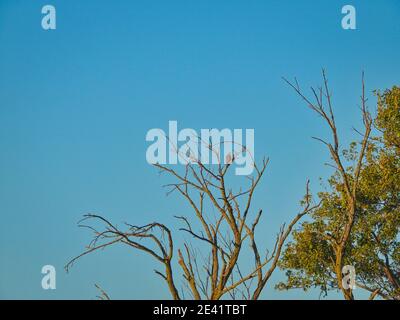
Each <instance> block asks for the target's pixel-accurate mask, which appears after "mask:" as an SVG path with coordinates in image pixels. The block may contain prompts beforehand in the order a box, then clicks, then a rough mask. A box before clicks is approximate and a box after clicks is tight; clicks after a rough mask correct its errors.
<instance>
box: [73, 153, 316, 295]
mask: <svg viewBox="0 0 400 320" xmlns="http://www.w3.org/2000/svg"><path fill="white" fill-rule="evenodd" d="M209 149H210V150H211V151H212V152H217V151H215V150H214V149H213V148H212V147H211V146H209ZM243 150H245V148H243ZM218 156H219V155H218ZM227 158H229V161H227V164H218V165H205V164H203V163H202V162H200V161H198V160H196V159H192V161H189V162H188V163H187V165H185V166H184V168H181V172H179V171H178V170H177V169H173V168H172V167H171V166H164V165H160V164H156V165H155V166H156V167H157V168H158V169H159V170H160V172H161V173H166V174H168V175H170V176H172V177H173V178H174V180H175V182H174V183H171V184H168V185H167V186H166V187H167V188H169V189H168V193H171V192H177V193H179V194H180V195H181V196H182V197H183V199H185V200H186V202H187V204H188V205H189V207H190V208H191V211H192V214H191V216H190V217H185V216H178V217H176V218H177V219H179V220H180V221H181V222H182V223H183V227H182V228H181V229H180V230H181V231H183V232H185V233H187V234H188V235H189V236H190V238H191V239H193V240H196V241H197V243H198V245H196V246H194V245H193V244H192V242H191V241H185V242H184V244H183V247H182V248H180V249H178V250H177V262H178V264H179V267H180V269H181V272H182V274H183V277H182V281H183V286H182V290H181V291H178V289H177V285H176V280H175V277H174V275H175V273H173V264H172V260H173V258H174V254H175V252H174V244H173V239H172V232H171V230H170V229H169V228H168V227H167V226H165V225H164V224H161V223H159V222H153V223H150V224H148V225H145V226H134V225H130V224H127V223H126V224H125V229H124V230H122V229H120V228H118V227H117V226H116V225H115V224H113V223H111V222H110V221H109V220H107V219H105V218H104V217H102V216H99V215H95V214H88V215H86V216H85V217H84V219H83V220H82V221H81V223H80V226H82V227H86V228H89V229H90V230H92V231H93V233H94V238H93V240H92V241H91V242H90V243H89V245H88V246H87V249H86V250H85V251H84V252H83V253H81V254H80V255H78V256H77V257H75V258H74V259H72V260H71V261H70V262H68V264H67V265H66V270H67V271H68V269H69V268H70V267H71V266H72V265H73V264H74V262H75V261H76V260H77V259H79V258H81V257H82V256H85V255H87V254H89V253H92V252H94V251H97V250H99V249H104V248H105V247H108V246H111V245H114V244H117V243H119V244H125V245H128V246H130V247H132V248H133V249H137V250H140V251H143V252H145V253H147V254H149V255H150V256H152V257H153V258H155V259H156V260H157V261H158V262H159V263H160V264H161V265H162V266H163V270H162V271H159V270H155V272H156V274H157V275H159V276H160V277H161V278H162V279H163V280H164V281H165V282H166V284H167V285H168V289H169V292H170V294H171V296H172V298H173V299H181V298H184V297H185V295H184V293H185V292H188V293H189V295H190V297H191V298H193V299H210V300H217V299H220V298H222V297H223V296H224V295H229V296H230V298H231V299H237V298H240V299H258V298H259V297H260V294H261V292H262V290H263V289H264V287H265V285H266V284H267V282H268V280H269V279H270V277H271V275H272V273H273V272H274V270H275V269H276V267H277V263H278V260H279V257H280V255H281V251H282V247H283V245H284V243H285V240H286V239H287V238H288V236H289V235H290V233H291V231H292V228H293V226H294V225H295V224H296V223H297V221H299V219H301V218H302V217H303V216H304V215H306V214H307V213H309V212H311V211H312V210H314V209H315V208H316V207H317V206H318V205H319V204H317V205H312V199H311V195H310V193H309V183H308V182H307V186H306V195H305V198H304V201H303V202H302V204H303V208H302V210H301V212H300V213H298V214H297V215H296V216H295V217H294V219H293V220H292V221H291V222H290V223H289V224H288V225H287V226H285V225H283V226H282V227H281V228H280V230H279V232H278V234H277V235H276V240H275V244H274V246H273V249H272V251H271V252H270V251H268V250H265V251H264V252H261V251H260V249H259V246H258V244H257V242H256V228H257V225H258V224H259V221H260V218H261V216H262V210H258V211H257V213H256V214H254V213H253V209H252V207H251V204H252V200H253V196H254V193H255V190H256V188H257V186H258V185H259V182H260V180H261V178H262V176H263V174H264V172H265V170H266V168H267V165H268V160H267V159H264V160H263V162H262V165H261V167H260V168H259V167H258V166H257V165H256V164H254V174H253V175H252V176H246V177H242V178H243V179H248V180H249V183H248V185H247V187H246V189H239V190H236V191H234V190H233V189H232V188H231V187H229V186H228V182H227V180H230V179H233V177H230V176H229V172H230V168H231V167H232V163H233V162H234V160H235V156H232V157H231V156H228V157H227ZM236 178H237V177H236ZM250 218H251V222H249V220H250ZM193 221H194V222H193ZM94 222H98V223H100V229H99V228H96V227H95V226H94V225H98V224H95V223H94ZM200 243H202V245H201V244H200ZM245 244H247V245H249V247H250V250H251V252H252V255H253V257H254V265H253V267H251V269H250V270H246V271H244V270H243V269H249V268H248V263H246V264H245V266H246V267H247V268H245V267H243V266H242V264H241V263H240V261H239V258H240V256H241V253H242V252H243V251H246V250H243V248H244V246H245ZM247 252H248V251H247ZM175 272H176V270H175Z"/></svg>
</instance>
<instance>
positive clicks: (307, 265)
mask: <svg viewBox="0 0 400 320" xmlns="http://www.w3.org/2000/svg"><path fill="white" fill-rule="evenodd" d="M292 86H293V87H294V88H295V90H296V91H297V93H299V94H300V95H301V96H302V97H303V98H304V99H306V101H307V103H308V104H309V105H310V106H311V108H312V109H313V110H314V111H317V112H318V113H320V114H321V113H322V116H323V117H324V114H326V113H325V111H324V110H325V107H324V105H323V101H324V100H323V99H324V98H325V101H328V102H327V104H328V105H329V110H330V111H329V116H328V117H324V118H325V120H326V122H327V123H328V125H329V126H330V128H331V129H332V130H331V132H332V136H333V141H334V142H333V144H331V143H327V142H325V141H322V140H320V139H318V140H320V141H322V142H323V143H325V144H326V145H327V146H328V148H329V150H330V154H331V158H332V160H333V164H330V165H331V166H332V167H333V168H334V173H333V175H332V176H331V177H330V178H329V179H328V188H326V191H324V192H320V193H319V195H318V196H319V198H320V200H321V206H320V207H319V208H317V209H316V210H315V211H313V212H312V213H311V216H310V217H311V220H310V221H306V222H303V223H302V225H301V227H300V228H298V229H297V230H295V231H294V232H293V240H292V241H291V242H289V243H288V244H287V246H286V249H285V251H284V254H283V257H282V259H281V261H280V264H279V265H280V267H281V268H282V269H284V270H286V275H287V280H286V281H285V282H282V283H279V284H278V285H277V287H278V288H279V289H282V290H283V289H293V288H302V289H304V290H308V289H309V288H311V287H317V288H320V290H321V292H322V293H323V294H326V293H327V292H328V291H329V290H341V292H342V293H343V296H344V298H345V299H353V298H354V296H353V290H352V287H351V286H346V285H345V281H344V280H345V279H343V276H344V274H342V268H343V266H345V265H350V266H353V267H354V268H355V272H356V277H355V280H356V285H357V286H358V287H360V288H363V289H365V290H368V291H369V292H371V296H370V299H373V298H375V297H376V296H380V297H382V298H384V299H396V300H399V299H400V244H399V227H400V88H399V87H393V88H392V89H391V90H386V91H385V92H384V93H380V92H376V96H377V98H378V107H377V116H376V117H375V119H373V120H371V118H370V115H369V113H368V111H367V109H366V98H365V95H364V81H363V94H362V97H361V104H362V107H361V110H362V115H363V122H364V127H365V130H364V132H363V133H359V132H358V131H356V132H357V133H358V134H360V135H361V141H355V142H352V143H351V144H350V146H349V148H347V149H342V150H341V149H340V147H339V138H338V134H337V130H336V125H335V123H334V116H333V112H332V109H331V102H330V100H331V95H330V92H329V90H328V86H327V80H326V78H325V74H324V88H325V90H323V89H321V91H320V92H319V93H318V92H317V91H315V90H313V92H314V97H315V98H316V101H317V103H316V105H315V104H314V103H311V102H310V101H309V100H308V99H307V98H305V96H304V95H303V94H302V93H301V91H300V89H299V86H298V84H297V82H296V85H292ZM371 124H372V126H374V127H375V129H376V130H374V133H373V135H372V136H371V134H370V132H371ZM375 132H376V133H375Z"/></svg>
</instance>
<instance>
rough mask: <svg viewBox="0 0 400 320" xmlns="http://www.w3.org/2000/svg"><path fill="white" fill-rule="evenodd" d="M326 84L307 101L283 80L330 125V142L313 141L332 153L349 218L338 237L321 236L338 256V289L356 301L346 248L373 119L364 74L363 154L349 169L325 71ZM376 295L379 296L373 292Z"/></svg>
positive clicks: (315, 90)
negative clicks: (346, 279)
mask: <svg viewBox="0 0 400 320" xmlns="http://www.w3.org/2000/svg"><path fill="white" fill-rule="evenodd" d="M322 76H323V85H322V86H321V87H319V88H317V89H315V88H311V93H312V95H311V96H312V97H311V98H308V97H307V96H306V95H305V94H304V93H303V92H302V90H301V89H300V86H299V84H298V82H297V80H296V79H295V81H294V82H290V81H288V80H286V79H285V78H284V80H285V81H286V82H287V83H288V84H289V85H290V86H291V87H292V88H293V89H294V90H295V91H296V93H297V94H298V95H299V96H300V97H301V98H302V99H303V100H304V101H305V102H306V104H307V105H308V107H309V108H310V109H311V110H313V111H314V112H316V113H317V114H318V115H319V116H321V117H322V119H323V120H324V121H325V123H326V124H327V125H328V127H329V129H330V132H331V138H332V141H331V142H327V141H325V140H323V139H320V138H316V137H314V139H316V140H318V141H320V142H322V143H323V144H324V145H325V146H326V147H327V148H328V150H329V153H330V155H331V159H332V160H333V164H329V165H330V166H332V167H333V168H334V169H335V170H336V171H337V172H338V173H339V175H340V177H341V180H342V184H343V188H344V191H345V197H346V199H345V201H346V212H345V214H346V219H345V223H344V225H343V226H342V227H341V229H340V235H339V236H336V237H335V236H333V235H332V234H329V233H324V234H323V235H322V236H323V237H324V238H325V239H326V240H327V241H328V242H329V243H330V245H331V247H332V249H333V252H334V255H335V261H334V265H335V270H334V272H335V274H336V279H337V285H338V288H339V289H340V290H341V291H342V293H343V296H344V298H345V299H347V300H353V298H354V297H353V292H352V288H346V287H345V286H343V284H342V282H343V275H342V270H343V260H344V256H345V252H346V247H347V246H348V242H349V239H350V235H351V232H352V228H353V225H354V222H355V219H356V213H357V205H358V203H357V192H358V188H359V180H360V173H361V170H362V167H363V164H364V160H365V157H366V153H367V147H368V144H369V139H370V134H371V129H372V118H371V115H370V113H369V111H368V109H367V105H366V103H367V99H366V97H365V84H364V74H363V75H362V94H361V111H362V119H363V125H364V132H362V133H361V132H359V134H360V135H361V137H362V141H361V147H360V151H359V153H358V159H356V165H355V168H354V170H351V171H349V170H346V168H345V159H343V155H342V153H341V152H342V150H341V148H340V143H339V136H338V132H337V131H338V130H337V127H336V123H335V117H334V113H333V109H332V100H331V97H332V94H331V91H330V89H329V86H328V80H327V77H326V73H325V71H324V70H322ZM372 293H373V294H374V296H375V295H376V294H377V293H376V292H374V290H372Z"/></svg>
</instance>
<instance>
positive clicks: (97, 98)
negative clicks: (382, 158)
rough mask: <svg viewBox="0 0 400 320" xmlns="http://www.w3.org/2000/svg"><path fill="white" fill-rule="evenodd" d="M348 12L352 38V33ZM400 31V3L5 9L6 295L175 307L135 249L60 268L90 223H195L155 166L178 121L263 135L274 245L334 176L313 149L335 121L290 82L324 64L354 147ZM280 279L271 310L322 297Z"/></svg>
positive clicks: (0, 185)
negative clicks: (46, 18)
mask: <svg viewBox="0 0 400 320" xmlns="http://www.w3.org/2000/svg"><path fill="white" fill-rule="evenodd" d="M349 3H350V4H353V5H354V6H355V7H356V9H357V30H355V31H345V30H343V29H342V28H341V24H340V22H341V18H342V14H341V8H342V6H343V5H345V4H349ZM45 4H52V5H54V6H55V7H56V9H57V29H56V30H55V31H44V30H43V29H42V28H41V19H42V14H41V8H42V6H43V5H45ZM399 18H400V2H399V1H398V0H385V1H382V0H371V1H353V0H352V1H338V0H330V1H315V0H304V1H294V0H293V1H288V0H286V1H266V0H263V1H261V0H260V1H237V0H234V1H211V0H210V1H205V0H204V1H183V0H182V1H175V0H171V1H161V0H159V1H133V0H130V1H128V0H126V1H122V0H117V1H111V0H110V1H105V0H104V1H100V0H96V1H95V0H85V1H77V0H68V1H66V0H64V1H61V0H47V1H36V0H35V1H33V0H32V1H23V0H0V150H1V151H0V152H1V156H0V215H1V224H0V257H1V261H0V298H35V299H41V298H49V299H53V298H58V299H60V298H61V299H63V298H85V299H92V298H94V297H95V295H96V293H97V291H96V289H95V288H94V286H93V285H94V283H98V284H100V285H101V286H102V287H103V288H104V289H106V291H107V292H108V293H109V294H110V295H111V297H113V298H132V299H134V298H161V299H162V298H167V297H169V296H168V292H167V289H166V287H165V286H164V284H161V282H160V280H159V279H158V278H157V277H156V276H155V275H154V274H153V272H152V270H153V269H154V268H155V267H156V266H157V265H156V263H155V262H154V261H153V260H152V259H150V258H148V257H147V256H144V255H143V254H136V253H134V252H131V251H130V250H128V249H126V248H123V247H118V248H117V247H116V248H112V249H110V250H106V251H104V252H101V253H97V254H94V255H92V256H88V257H86V258H84V259H82V260H81V261H80V262H78V263H77V264H76V265H75V266H74V268H73V269H72V270H71V272H70V273H69V274H65V272H64V271H63V266H64V264H65V263H66V262H67V261H68V259H69V258H71V257H73V256H74V255H76V254H78V253H79V252H81V250H82V249H83V246H84V245H85V244H86V243H87V242H88V241H89V234H88V233H87V232H86V231H85V230H82V229H79V228H77V227H76V222H77V221H78V220H79V218H80V217H81V216H82V214H84V213H87V212H96V213H100V214H103V215H105V216H107V217H109V218H110V219H111V220H113V221H115V222H123V221H128V222H131V223H135V224H142V223H146V222H149V221H153V220H156V219H157V220H161V221H162V222H164V223H166V224H169V225H170V226H172V227H176V226H177V223H176V222H175V221H173V219H171V217H172V216H173V215H176V214H178V215H179V214H180V215H185V214H188V212H187V208H186V207H185V206H183V205H182V201H181V199H179V198H178V197H176V196H171V197H166V196H165V190H163V188H162V187H161V186H162V184H164V183H165V180H164V178H160V177H159V176H158V173H157V170H155V169H154V168H152V167H151V166H149V165H148V164H147V163H146V161H145V152H146V148H147V146H148V144H147V143H146V141H145V135H146V132H147V131H148V130H149V129H151V128H156V127H160V128H165V129H166V128H167V125H168V121H169V120H177V121H178V124H179V126H180V128H183V127H189V128H194V129H196V130H199V129H201V128H213V127H216V128H221V129H222V128H225V127H227V128H254V129H255V145H256V156H257V158H258V159H260V158H261V157H262V156H263V155H266V156H269V157H270V158H271V163H270V167H269V171H268V174H267V175H266V177H265V179H264V181H263V183H262V184H261V186H260V189H259V191H258V193H257V194H256V199H255V203H254V206H255V208H263V209H264V211H265V216H264V220H263V223H262V224H261V225H260V228H261V229H262V235H261V238H260V241H261V242H263V241H265V243H266V244H268V243H270V242H271V240H272V239H273V238H274V236H275V233H276V231H277V228H278V227H279V225H280V224H281V223H282V222H284V221H288V220H289V219H290V217H292V216H293V215H294V214H295V213H296V212H297V209H298V200H300V198H301V197H302V195H303V191H304V184H305V181H306V179H307V178H310V179H311V183H312V188H313V190H314V191H317V190H319V188H320V186H319V181H318V178H319V177H327V176H328V175H329V173H330V170H329V168H327V167H325V166H324V165H323V163H324V162H325V161H326V160H327V159H328V154H327V153H326V151H325V149H324V148H323V146H321V145H320V144H318V143H317V142H315V141H313V140H312V139H311V138H310V137H311V136H315V135H319V136H324V135H325V134H326V130H325V129H324V127H323V125H322V122H321V121H320V119H319V118H317V117H316V116H315V115H314V114H312V113H311V112H310V111H309V110H308V109H307V108H306V107H305V106H304V105H303V104H302V103H301V101H300V100H299V99H298V97H296V95H295V94H294V93H293V92H292V91H291V90H290V89H289V88H288V87H287V85H285V84H284V83H283V81H282V80H281V76H287V77H292V76H297V77H298V79H299V80H300V81H301V83H303V84H304V87H308V86H309V85H317V84H318V83H319V80H320V70H321V67H325V68H326V69H327V71H328V74H329V79H330V83H331V86H332V89H333V93H334V103H335V111H336V113H337V121H338V123H339V124H340V125H339V126H340V130H341V133H342V135H343V138H344V140H345V141H349V140H351V139H352V137H353V132H352V130H351V128H352V126H357V125H359V124H360V119H359V113H358V107H357V103H358V97H359V94H360V75H361V71H362V70H365V73H366V84H367V89H368V90H369V92H371V91H372V90H373V89H384V88H387V87H390V86H392V85H394V84H399V83H398V81H399V75H400V64H399V52H400V23H399V21H400V19H399ZM369 95H370V94H369ZM370 97H371V100H370V103H371V106H373V104H374V99H373V96H372V95H370ZM182 237H183V235H179V236H177V237H176V241H177V243H180V241H181V239H182ZM45 264H52V265H54V266H55V267H56V268H57V289H56V290H53V291H51V290H48V291H44V290H42V288H41V285H40V282H41V277H42V275H41V273H40V271H41V268H42V266H43V265H45ZM279 279H282V274H281V273H279V272H278V273H276V274H275V276H274V279H273V282H272V283H271V284H270V285H269V287H268V288H267V289H266V290H265V292H264V295H263V298H268V299H282V298H300V299H305V298H317V297H318V292H311V293H309V294H304V293H303V292H302V291H292V292H276V291H274V290H273V289H272V287H273V284H275V283H276V281H278V280H279ZM330 297H335V295H331V296H330Z"/></svg>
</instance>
